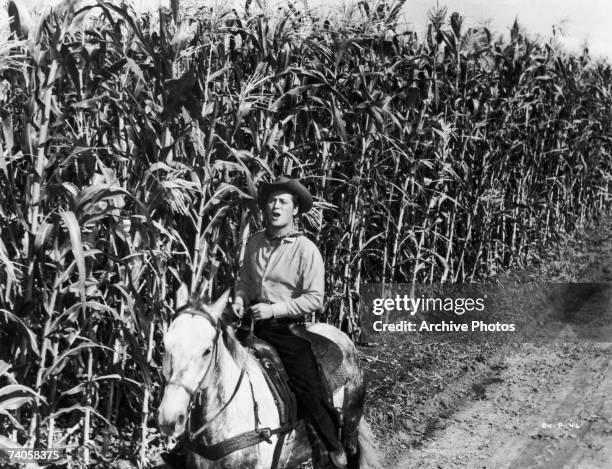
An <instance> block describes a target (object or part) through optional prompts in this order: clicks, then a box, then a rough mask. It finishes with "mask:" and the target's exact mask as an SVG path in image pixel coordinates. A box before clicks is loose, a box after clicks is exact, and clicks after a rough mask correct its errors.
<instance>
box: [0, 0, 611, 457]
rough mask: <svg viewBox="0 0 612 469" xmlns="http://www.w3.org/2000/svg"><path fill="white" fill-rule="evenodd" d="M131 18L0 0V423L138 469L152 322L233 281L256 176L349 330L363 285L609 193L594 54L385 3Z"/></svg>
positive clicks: (546, 231) (548, 223) (150, 390)
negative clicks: (336, 9) (287, 216)
mask: <svg viewBox="0 0 612 469" xmlns="http://www.w3.org/2000/svg"><path fill="white" fill-rule="evenodd" d="M177 3H178V2H173V9H171V10H170V11H166V10H160V11H159V12H155V13H151V14H144V15H142V16H137V15H136V14H135V13H134V12H133V11H132V10H131V8H130V7H129V6H127V5H125V4H121V3H112V2H110V1H106V0H98V1H97V3H94V4H93V5H90V6H85V7H81V6H79V4H78V2H74V1H67V2H64V3H62V4H60V5H59V6H57V7H55V8H53V9H50V8H47V9H46V10H44V11H42V12H38V13H36V14H35V13H33V12H27V11H24V10H23V8H21V7H19V5H18V3H14V2H12V1H11V2H9V3H8V7H7V8H8V13H9V16H10V17H11V18H12V22H11V23H10V25H6V27H5V30H4V31H3V32H2V35H3V38H4V40H3V42H2V45H1V46H0V103H1V109H0V122H1V124H2V128H1V130H0V184H1V187H2V191H0V230H1V231H0V435H2V434H3V435H6V436H8V437H10V438H11V439H12V441H14V442H19V443H20V444H21V445H23V446H29V447H49V448H50V447H57V446H62V445H64V446H65V445H67V444H78V445H82V446H83V448H84V451H82V452H81V453H79V454H76V455H74V456H73V457H72V459H70V460H67V461H66V464H68V465H69V466H70V465H78V464H85V465H89V466H91V467H94V466H95V465H98V466H100V467H106V466H108V464H109V459H108V458H111V460H112V458H113V457H116V456H117V453H116V451H114V450H112V449H110V448H111V447H112V445H109V442H111V441H113V439H115V438H117V435H123V436H125V435H129V440H128V441H127V442H126V446H129V448H127V449H125V451H127V453H126V454H127V456H126V459H127V458H131V459H132V460H133V461H134V463H135V464H138V465H139V466H140V467H146V466H147V464H148V460H149V455H150V448H151V447H152V446H155V445H158V444H159V440H158V435H157V433H156V431H155V421H154V417H155V415H154V411H155V406H156V403H157V401H156V399H157V398H158V397H159V392H160V385H161V372H160V366H159V364H160V356H161V337H162V335H163V333H164V331H165V330H166V328H167V326H168V324H169V322H170V321H171V319H172V314H173V309H174V306H175V295H176V292H177V290H178V289H179V288H180V286H181V285H182V284H186V286H187V288H188V289H189V291H190V292H191V294H193V295H195V296H199V297H201V298H204V299H210V298H216V296H217V295H218V294H219V293H220V292H221V291H223V290H224V289H225V288H228V287H232V286H233V283H234V282H235V279H236V274H237V272H238V266H239V262H240V258H241V252H242V249H243V248H244V243H245V240H246V239H247V238H248V237H249V236H250V234H252V233H254V232H255V231H256V230H259V229H261V227H262V221H261V218H260V215H259V214H258V213H257V209H256V202H255V198H256V190H257V186H258V184H259V183H260V182H261V181H264V180H270V179H271V178H273V177H275V176H278V175H281V174H284V175H290V176H292V177H300V178H302V181H303V183H304V184H305V185H306V186H307V187H308V188H309V189H310V190H311V192H312V193H313V195H314V196H315V200H316V204H315V206H316V209H315V210H314V211H312V212H311V213H309V214H307V215H305V216H303V217H302V220H301V224H302V226H303V228H304V230H305V231H307V232H309V233H311V235H312V237H313V239H315V240H316V243H317V245H318V246H319V248H320V250H321V252H322V254H323V257H324V259H325V261H326V305H325V311H324V312H323V313H322V318H323V319H325V320H327V321H329V322H331V323H334V324H336V325H340V326H342V327H343V328H344V329H345V330H346V331H348V332H349V333H351V334H353V335H354V336H355V335H356V334H357V332H358V327H359V286H360V284H361V283H362V282H428V283H430V282H469V281H474V280H478V279H482V278H485V277H488V276H491V275H495V274H496V273H499V272H502V271H504V270H506V269H508V268H511V267H515V266H522V265H524V264H525V263H526V262H531V261H533V260H537V259H538V257H539V256H540V253H541V252H542V250H543V249H546V247H547V246H550V245H551V244H554V243H555V242H556V241H557V240H558V239H559V237H560V236H561V235H563V234H564V233H571V232H572V230H574V229H575V228H576V227H578V226H582V225H584V223H585V222H587V221H589V220H590V219H591V218H593V217H595V216H597V215H599V214H602V213H604V212H605V211H606V210H607V208H608V207H609V202H610V196H609V194H610V189H611V187H612V185H611V175H612V157H611V156H610V155H611V149H612V140H611V137H612V120H611V116H612V80H611V69H610V65H609V64H608V63H607V62H605V61H597V60H593V59H591V58H590V57H589V54H588V51H587V50H585V51H584V52H583V53H582V54H577V55H576V54H568V53H565V52H563V51H562V50H560V49H559V47H557V46H556V44H555V41H554V38H553V39H551V40H550V41H544V40H541V39H538V40H534V39H530V38H529V37H528V36H527V35H526V33H525V32H524V31H523V30H522V29H521V27H520V26H519V24H518V23H515V24H514V25H512V27H511V30H510V37H509V39H501V38H496V37H495V35H494V34H493V33H492V32H490V31H489V30H487V29H486V28H484V27H482V28H466V27H464V25H463V24H462V23H463V20H462V17H461V16H460V15H459V14H457V13H452V14H451V15H448V14H447V12H446V11H445V10H444V9H441V8H438V9H435V10H432V11H431V12H430V15H429V18H428V21H429V24H428V28H427V33H426V34H425V35H424V36H423V37H419V36H418V35H417V34H415V33H413V32H411V31H407V30H405V28H403V27H402V26H401V22H400V13H401V7H402V5H403V1H399V2H396V3H381V4H372V3H366V2H361V3H360V4H359V5H358V6H357V7H356V8H355V9H354V10H348V9H347V10H345V11H343V12H341V13H337V14H330V15H329V16H327V17H323V16H315V15H314V14H313V13H311V12H308V11H306V10H304V8H303V7H301V6H300V7H298V6H296V5H293V4H291V3H290V2H289V3H288V4H287V5H286V7H285V8H284V9H283V10H279V11H274V12H268V11H266V10H265V9H262V7H261V5H258V6H257V7H256V6H255V5H251V2H250V1H249V0H247V3H246V4H245V9H244V11H243V12H240V13H238V12H237V11H235V10H224V9H222V8H216V7H215V8H211V7H202V8H192V9H191V10H190V11H189V14H187V13H186V10H185V11H183V10H181V9H179V8H178V5H177Z"/></svg>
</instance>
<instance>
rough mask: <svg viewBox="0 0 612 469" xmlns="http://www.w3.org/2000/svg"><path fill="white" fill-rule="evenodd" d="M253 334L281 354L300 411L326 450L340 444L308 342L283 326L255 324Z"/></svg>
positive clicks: (340, 446)
mask: <svg viewBox="0 0 612 469" xmlns="http://www.w3.org/2000/svg"><path fill="white" fill-rule="evenodd" d="M255 335H256V336H257V337H259V338H260V339H263V340H265V341H266V342H269V343H270V344H271V345H273V346H274V347H275V348H276V350H277V351H278V354H279V355H280V357H281V360H282V362H283V365H285V369H286V371H287V375H289V380H290V384H291V387H292V389H293V392H294V393H295V397H296V400H297V404H298V410H299V412H300V414H301V415H303V416H304V417H306V418H307V419H309V420H310V421H311V423H312V424H313V425H314V427H315V428H316V430H317V431H318V433H319V435H320V436H321V439H322V440H323V444H324V445H325V447H326V449H327V450H328V451H337V450H339V449H340V448H342V445H341V443H340V442H339V441H338V437H337V434H336V431H337V429H338V426H339V422H338V415H337V413H336V410H335V409H334V408H333V406H332V405H331V404H330V403H329V401H328V400H327V398H326V397H327V396H326V394H327V393H326V391H325V388H324V387H323V383H322V382H321V375H320V374H319V369H318V366H317V362H316V360H315V357H314V355H313V353H312V350H311V348H310V342H308V341H307V340H305V339H302V338H300V337H297V336H295V335H293V334H292V333H291V331H290V330H289V329H288V328H287V327H286V326H279V325H276V326H268V325H265V326H264V325H259V324H258V325H256V327H255Z"/></svg>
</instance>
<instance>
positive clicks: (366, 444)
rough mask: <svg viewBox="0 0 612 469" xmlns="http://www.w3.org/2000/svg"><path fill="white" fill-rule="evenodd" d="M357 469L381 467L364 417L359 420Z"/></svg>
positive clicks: (376, 446) (371, 433)
mask: <svg viewBox="0 0 612 469" xmlns="http://www.w3.org/2000/svg"><path fill="white" fill-rule="evenodd" d="M357 441H358V445H359V469H380V468H382V467H383V465H382V462H381V455H380V452H379V450H378V445H377V444H376V439H375V438H374V433H373V432H372V429H371V428H370V424H369V423H368V422H367V421H366V419H365V418H363V417H361V420H360V421H359V437H358V440H357Z"/></svg>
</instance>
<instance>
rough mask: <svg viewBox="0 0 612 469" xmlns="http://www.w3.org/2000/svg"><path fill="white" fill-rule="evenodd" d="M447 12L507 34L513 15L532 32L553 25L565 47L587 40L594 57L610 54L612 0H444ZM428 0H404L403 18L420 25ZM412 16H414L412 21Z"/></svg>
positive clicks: (542, 31) (429, 4) (544, 30)
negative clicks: (560, 29) (563, 34)
mask: <svg viewBox="0 0 612 469" xmlns="http://www.w3.org/2000/svg"><path fill="white" fill-rule="evenodd" d="M440 4H441V5H446V7H447V8H448V12H449V14H450V13H451V12H453V11H458V12H459V13H460V14H461V15H462V16H464V17H465V18H466V21H468V22H469V23H471V24H480V23H482V22H483V21H487V20H490V21H491V29H493V30H494V31H496V32H500V33H503V32H505V33H507V32H508V30H509V28H510V26H511V25H512V22H513V21H514V19H515V18H516V17H518V19H519V23H520V24H522V25H523V26H524V27H525V29H526V30H527V31H528V32H530V33H531V34H540V35H542V36H544V37H550V36H551V35H552V27H553V25H560V26H561V27H562V29H563V30H564V32H565V37H563V38H562V41H563V42H564V44H565V45H566V47H568V48H574V49H575V48H580V47H581V46H582V44H584V41H585V40H587V42H588V44H589V49H590V52H591V54H592V55H594V56H599V55H603V56H607V57H612V1H611V0H582V1H579V0H461V1H460V0H445V1H443V2H442V1H441V2H440ZM432 5H435V1H431V0H407V1H406V4H405V6H404V12H405V15H406V19H407V20H408V21H412V22H414V23H415V25H417V26H418V25H421V24H423V22H424V18H426V12H427V10H428V9H430V8H431V7H432ZM411 18H413V19H412V20H411ZM469 23H468V24H469Z"/></svg>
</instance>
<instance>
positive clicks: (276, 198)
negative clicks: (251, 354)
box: [232, 176, 347, 468]
mask: <svg viewBox="0 0 612 469" xmlns="http://www.w3.org/2000/svg"><path fill="white" fill-rule="evenodd" d="M258 203H259V207H260V208H261V210H262V211H263V213H264V215H265V220H266V229H265V230H264V231H261V232H258V233H256V234H255V235H253V236H252V237H251V238H250V239H249V241H248V243H247V246H246V250H245V257H244V262H243V264H242V268H241V270H240V279H239V282H238V287H237V290H236V295H235V300H234V303H233V305H232V309H233V311H234V314H236V316H238V317H242V316H243V315H244V313H245V308H246V311H248V313H250V314H251V315H252V317H253V319H254V320H255V321H256V323H255V335H256V336H258V337H259V338H260V339H263V340H265V341H266V342H268V343H270V344H272V345H273V346H274V347H275V348H276V350H277V351H278V353H279V355H280V357H281V360H282V362H283V365H284V366H285V369H286V371H287V374H288V375H289V379H290V383H291V386H292V389H293V391H294V393H295V395H296V398H297V401H298V408H299V409H300V411H301V413H302V415H304V416H305V417H306V418H307V419H309V421H310V422H311V424H312V425H313V426H314V427H315V429H316V430H317V432H318V434H319V436H320V438H321V439H322V442H323V444H324V445H325V448H326V449H327V451H328V452H329V457H330V460H331V462H332V463H333V464H334V466H336V467H339V468H342V467H346V464H347V460H346V455H345V452H344V449H343V447H342V444H341V443H340V441H339V440H338V437H337V430H338V428H339V421H338V415H337V413H336V411H335V409H334V407H333V405H332V404H331V402H330V400H329V399H328V395H327V392H326V390H325V387H324V385H323V382H322V379H321V375H320V373H319V369H318V365H317V362H316V359H315V356H314V354H313V352H312V350H311V345H310V342H309V341H308V340H307V339H306V338H304V337H303V334H301V333H300V332H301V331H303V329H304V327H305V316H306V315H309V314H312V313H314V312H316V311H318V310H320V309H321V308H322V307H323V292H324V287H325V267H324V264H323V259H322V257H321V253H320V252H319V250H318V249H317V247H316V246H315V244H314V243H313V242H312V241H310V240H309V239H308V238H307V237H306V236H305V235H304V234H303V233H301V232H300V231H299V230H298V228H297V226H296V224H295V217H296V216H297V215H298V214H302V213H305V212H307V211H308V210H310V209H311V207H312V196H311V195H310V193H309V192H308V190H307V189H306V188H305V187H304V186H303V185H302V184H300V183H299V182H298V181H297V180H295V179H289V178H286V177H282V176H281V177H278V178H276V179H275V180H274V181H272V182H271V183H263V184H262V185H261V187H260V189H259V194H258Z"/></svg>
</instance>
